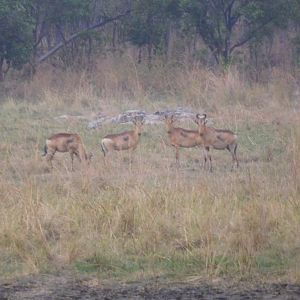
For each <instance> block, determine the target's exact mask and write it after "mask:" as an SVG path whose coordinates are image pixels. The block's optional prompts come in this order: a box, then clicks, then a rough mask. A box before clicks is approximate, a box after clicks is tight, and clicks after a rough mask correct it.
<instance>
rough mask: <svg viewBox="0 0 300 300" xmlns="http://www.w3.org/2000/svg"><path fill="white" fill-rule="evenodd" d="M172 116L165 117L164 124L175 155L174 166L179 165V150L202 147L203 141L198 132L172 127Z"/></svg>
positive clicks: (173, 120)
mask: <svg viewBox="0 0 300 300" xmlns="http://www.w3.org/2000/svg"><path fill="white" fill-rule="evenodd" d="M174 122H175V119H174V115H171V116H168V115H165V123H166V126H167V133H168V135H169V139H170V142H171V145H172V146H173V147H175V149H176V153H175V158H176V164H177V165H178V164H179V148H180V147H182V148H192V147H195V146H199V145H202V143H203V141H202V138H201V136H200V135H199V131H198V130H188V129H183V128H180V127H174Z"/></svg>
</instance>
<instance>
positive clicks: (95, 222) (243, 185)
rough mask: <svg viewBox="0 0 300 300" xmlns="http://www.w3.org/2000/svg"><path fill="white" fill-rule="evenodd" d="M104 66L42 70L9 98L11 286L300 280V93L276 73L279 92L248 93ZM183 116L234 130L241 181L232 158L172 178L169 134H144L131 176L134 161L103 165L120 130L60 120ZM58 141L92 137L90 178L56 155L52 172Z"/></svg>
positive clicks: (193, 162) (5, 251) (234, 82)
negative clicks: (64, 136) (182, 111)
mask: <svg viewBox="0 0 300 300" xmlns="http://www.w3.org/2000/svg"><path fill="white" fill-rule="evenodd" d="M109 66H110V67H111V68H110V69H109ZM101 67H102V68H100V70H105V71H103V72H102V73H99V74H96V75H95V76H93V78H91V77H90V76H88V75H86V74H80V75H76V74H68V73H67V74H64V76H62V74H56V77H53V74H49V71H44V72H43V73H41V74H40V75H39V76H37V77H36V78H35V79H34V81H33V82H32V83H26V84H23V85H20V86H18V88H17V89H15V91H14V92H13V93H11V95H10V99H3V100H5V101H4V102H3V103H2V105H1V110H0V120H1V121H0V122H1V123H0V126H1V127H0V131H1V137H2V138H1V144H0V155H1V161H0V174H1V177H0V178H1V179H0V195H1V207H0V224H1V226H0V251H1V256H0V268H1V270H2V276H16V275H19V274H28V273H32V272H42V271H49V270H53V269H55V268H57V267H60V266H70V265H71V266H75V267H76V268H77V269H78V270H81V271H98V272H99V273H100V274H102V275H103V274H105V275H106V276H115V277H119V278H120V277H124V276H125V277H126V278H127V279H128V278H143V277H148V276H154V275H163V274H169V275H185V276H186V275H189V276H221V275H222V276H223V275H230V276H238V277H240V276H242V277H249V276H253V275H256V274H259V275H267V276H278V277H280V278H288V279H289V280H299V279H300V274H299V271H298V270H297V269H296V268H295V266H296V265H297V263H299V260H300V255H299V247H300V237H299V234H298V233H299V229H300V218H299V214H300V184H299V176H300V130H299V128H300V127H299V119H297V113H296V111H298V110H299V106H298V107H297V105H299V103H298V104H297V101H296V99H295V97H296V96H295V93H297V82H296V80H294V82H293V83H292V84H291V83H290V82H289V81H287V80H285V78H284V77H283V76H281V77H280V76H278V74H277V73H276V74H275V75H276V76H275V75H274V80H271V81H270V83H269V84H268V85H263V86H262V85H259V84H254V85H252V86H250V84H249V83H247V82H246V81H245V80H243V79H242V78H241V77H240V76H239V74H238V73H237V72H235V71H232V72H230V73H229V74H228V75H227V76H217V75H214V74H213V73H210V72H207V71H203V70H199V69H197V67H195V68H193V69H190V70H185V69H183V70H182V69H181V70H177V69H175V70H173V71H172V72H170V71H168V70H167V69H164V68H163V67H162V66H159V65H158V66H156V67H154V68H153V69H152V70H150V71H149V72H145V71H144V70H142V69H141V68H139V67H137V66H136V65H134V63H133V62H132V61H131V60H130V59H128V61H127V62H126V63H123V64H122V65H121V67H120V68H119V69H118V67H117V66H114V68H112V65H111V64H110V65H102V66H101ZM125 74H126V75H125ZM11 84H12V83H11ZM279 87H280V88H279ZM279 90H280V93H278V91H279ZM162 91H164V93H163V92H162ZM17 94H19V96H21V98H24V100H22V101H20V100H17V98H18V96H17ZM298 101H299V99H298ZM175 106H189V107H192V108H193V109H195V111H199V112H202V111H203V110H204V109H205V111H207V112H208V114H209V115H210V116H212V117H213V119H214V120H213V121H214V124H215V126H217V127H226V128H230V129H233V130H234V131H237V132H238V134H239V144H240V145H239V149H238V153H239V157H240V160H241V168H240V170H238V171H236V172H230V160H231V158H230V155H229V153H226V152H224V151H221V152H217V151H214V152H213V159H214V165H215V171H214V173H212V174H210V173H208V172H206V171H204V170H203V168H202V166H201V164H202V153H201V151H200V150H199V149H191V150H182V151H181V162H182V163H181V167H180V168H179V169H177V168H175V167H174V166H173V165H172V163H173V162H174V160H175V157H174V155H175V154H174V149H171V147H169V146H168V145H167V143H166V142H167V135H166V133H165V128H164V126H163V125H161V126H159V125H152V126H150V125H146V128H145V134H144V135H143V136H142V140H141V144H140V145H139V147H138V149H137V150H136V153H135V155H134V158H133V162H132V163H131V160H130V158H129V156H128V154H127V153H126V152H123V153H119V154H117V153H114V154H112V155H111V157H110V158H109V159H108V163H107V165H105V164H104V161H103V157H102V153H101V151H100V148H99V140H100V138H101V137H102V136H103V135H105V134H106V133H109V132H118V131H120V130H121V127H123V126H114V127H113V126H105V127H103V128H101V129H99V130H97V131H88V130H87V129H86V124H85V122H84V121H76V120H74V121H70V120H58V121H54V117H55V116H57V115H59V114H63V113H68V114H83V115H92V114H93V113H95V112H102V113H113V112H120V111H121V110H124V109H127V108H143V109H148V110H154V109H160V108H164V107H175ZM298 113H299V111H298ZM184 126H186V127H188V126H190V127H192V126H194V125H192V123H190V124H185V125H184ZM128 127H130V125H129V126H128ZM58 131H73V132H74V131H77V132H79V133H80V134H81V135H82V136H83V139H84V141H85V144H86V146H87V148H88V150H92V151H93V152H94V154H95V157H94V161H93V164H92V166H91V168H90V169H89V170H88V171H86V170H83V169H81V167H80V165H79V164H77V165H76V171H75V172H70V160H69V156H68V155H63V154H61V155H59V154H57V155H56V159H55V161H54V165H55V169H54V170H53V172H49V170H48V169H47V165H46V163H45V161H44V160H43V159H42V158H41V156H40V155H41V149H42V147H43V144H44V141H45V138H46V137H47V136H48V135H49V134H51V133H53V132H58Z"/></svg>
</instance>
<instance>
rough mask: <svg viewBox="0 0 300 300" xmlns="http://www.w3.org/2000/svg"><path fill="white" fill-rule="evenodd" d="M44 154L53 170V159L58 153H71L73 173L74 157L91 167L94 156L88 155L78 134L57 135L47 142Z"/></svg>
mask: <svg viewBox="0 0 300 300" xmlns="http://www.w3.org/2000/svg"><path fill="white" fill-rule="evenodd" d="M44 151H45V152H44V154H43V156H46V160H47V162H48V163H49V165H50V167H51V169H53V165H52V159H53V157H54V154H55V153H56V152H69V153H70V156H71V161H72V171H74V167H73V160H74V155H75V156H76V157H77V158H78V160H79V161H80V162H81V161H84V162H86V163H87V165H89V163H90V161H91V158H92V154H91V153H90V154H87V153H86V150H85V147H84V144H83V142H82V140H81V137H80V135H79V134H77V133H57V134H54V135H52V136H51V137H49V138H48V139H47V140H46V145H45V147H44Z"/></svg>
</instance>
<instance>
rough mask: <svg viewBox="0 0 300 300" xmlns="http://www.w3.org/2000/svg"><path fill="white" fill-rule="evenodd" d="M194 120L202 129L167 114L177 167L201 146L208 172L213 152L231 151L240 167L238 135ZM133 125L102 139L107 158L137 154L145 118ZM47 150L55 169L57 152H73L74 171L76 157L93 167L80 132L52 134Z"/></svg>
mask: <svg viewBox="0 0 300 300" xmlns="http://www.w3.org/2000/svg"><path fill="white" fill-rule="evenodd" d="M194 121H195V123H196V124H197V125H198V130H188V129H184V128H181V127H174V122H175V118H174V115H165V123H166V127H167V133H168V136H169V139H170V143H171V145H172V146H173V147H174V148H175V149H176V153H175V158H176V164H177V165H178V164H179V148H191V147H201V148H203V150H204V168H206V165H207V163H208V170H210V171H212V159H211V155H210V152H209V151H210V149H217V150H224V149H227V150H228V151H229V152H230V153H231V155H232V170H233V169H234V166H235V164H236V166H237V167H238V166H239V161H238V159H237V155H236V150H237V135H236V134H235V133H234V132H232V131H230V130H227V129H216V128H213V127H210V126H207V116H206V114H202V115H200V114H197V115H196V117H195V119H194ZM133 123H134V125H135V127H134V129H133V130H131V131H125V132H122V133H119V134H109V135H106V136H105V137H104V138H103V139H102V140H101V150H102V152H103V154H104V157H105V156H106V155H107V153H108V152H109V151H112V150H117V151H120V150H131V151H134V150H135V149H136V147H137V145H138V143H139V140H140V135H141V133H142V129H143V124H144V119H143V117H141V116H136V117H135V118H134V119H133ZM44 151H45V152H44V156H46V160H47V162H48V164H49V165H50V167H51V168H53V165H52V159H53V156H54V154H55V153H56V152H69V153H70V156H71V162H72V171H73V160H74V155H75V156H76V157H77V159H78V160H79V161H80V162H84V163H85V164H86V165H89V163H90V161H91V158H92V154H91V153H89V154H88V153H87V151H86V149H85V146H84V144H83V142H82V139H81V137H80V136H79V135H78V134H77V133H74V134H72V133H57V134H54V135H52V136H51V137H49V138H48V139H47V140H46V145H45V148H44Z"/></svg>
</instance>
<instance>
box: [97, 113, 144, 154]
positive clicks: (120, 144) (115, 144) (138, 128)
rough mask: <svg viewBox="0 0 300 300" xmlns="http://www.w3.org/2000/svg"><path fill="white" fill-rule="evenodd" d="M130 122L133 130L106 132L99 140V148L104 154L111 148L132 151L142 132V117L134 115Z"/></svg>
mask: <svg viewBox="0 0 300 300" xmlns="http://www.w3.org/2000/svg"><path fill="white" fill-rule="evenodd" d="M132 122H133V124H134V130H130V131H124V132H122V133H117V134H108V135H106V136H105V137H104V138H103V139H102V140H101V149H102V152H103V154H104V156H106V154H107V153H108V152H109V151H111V150H117V151H120V150H128V149H131V150H132V151H133V150H135V149H136V147H137V145H138V143H139V139H140V136H141V134H142V129H143V125H144V118H143V117H141V116H136V117H134V118H133V120H132Z"/></svg>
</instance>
